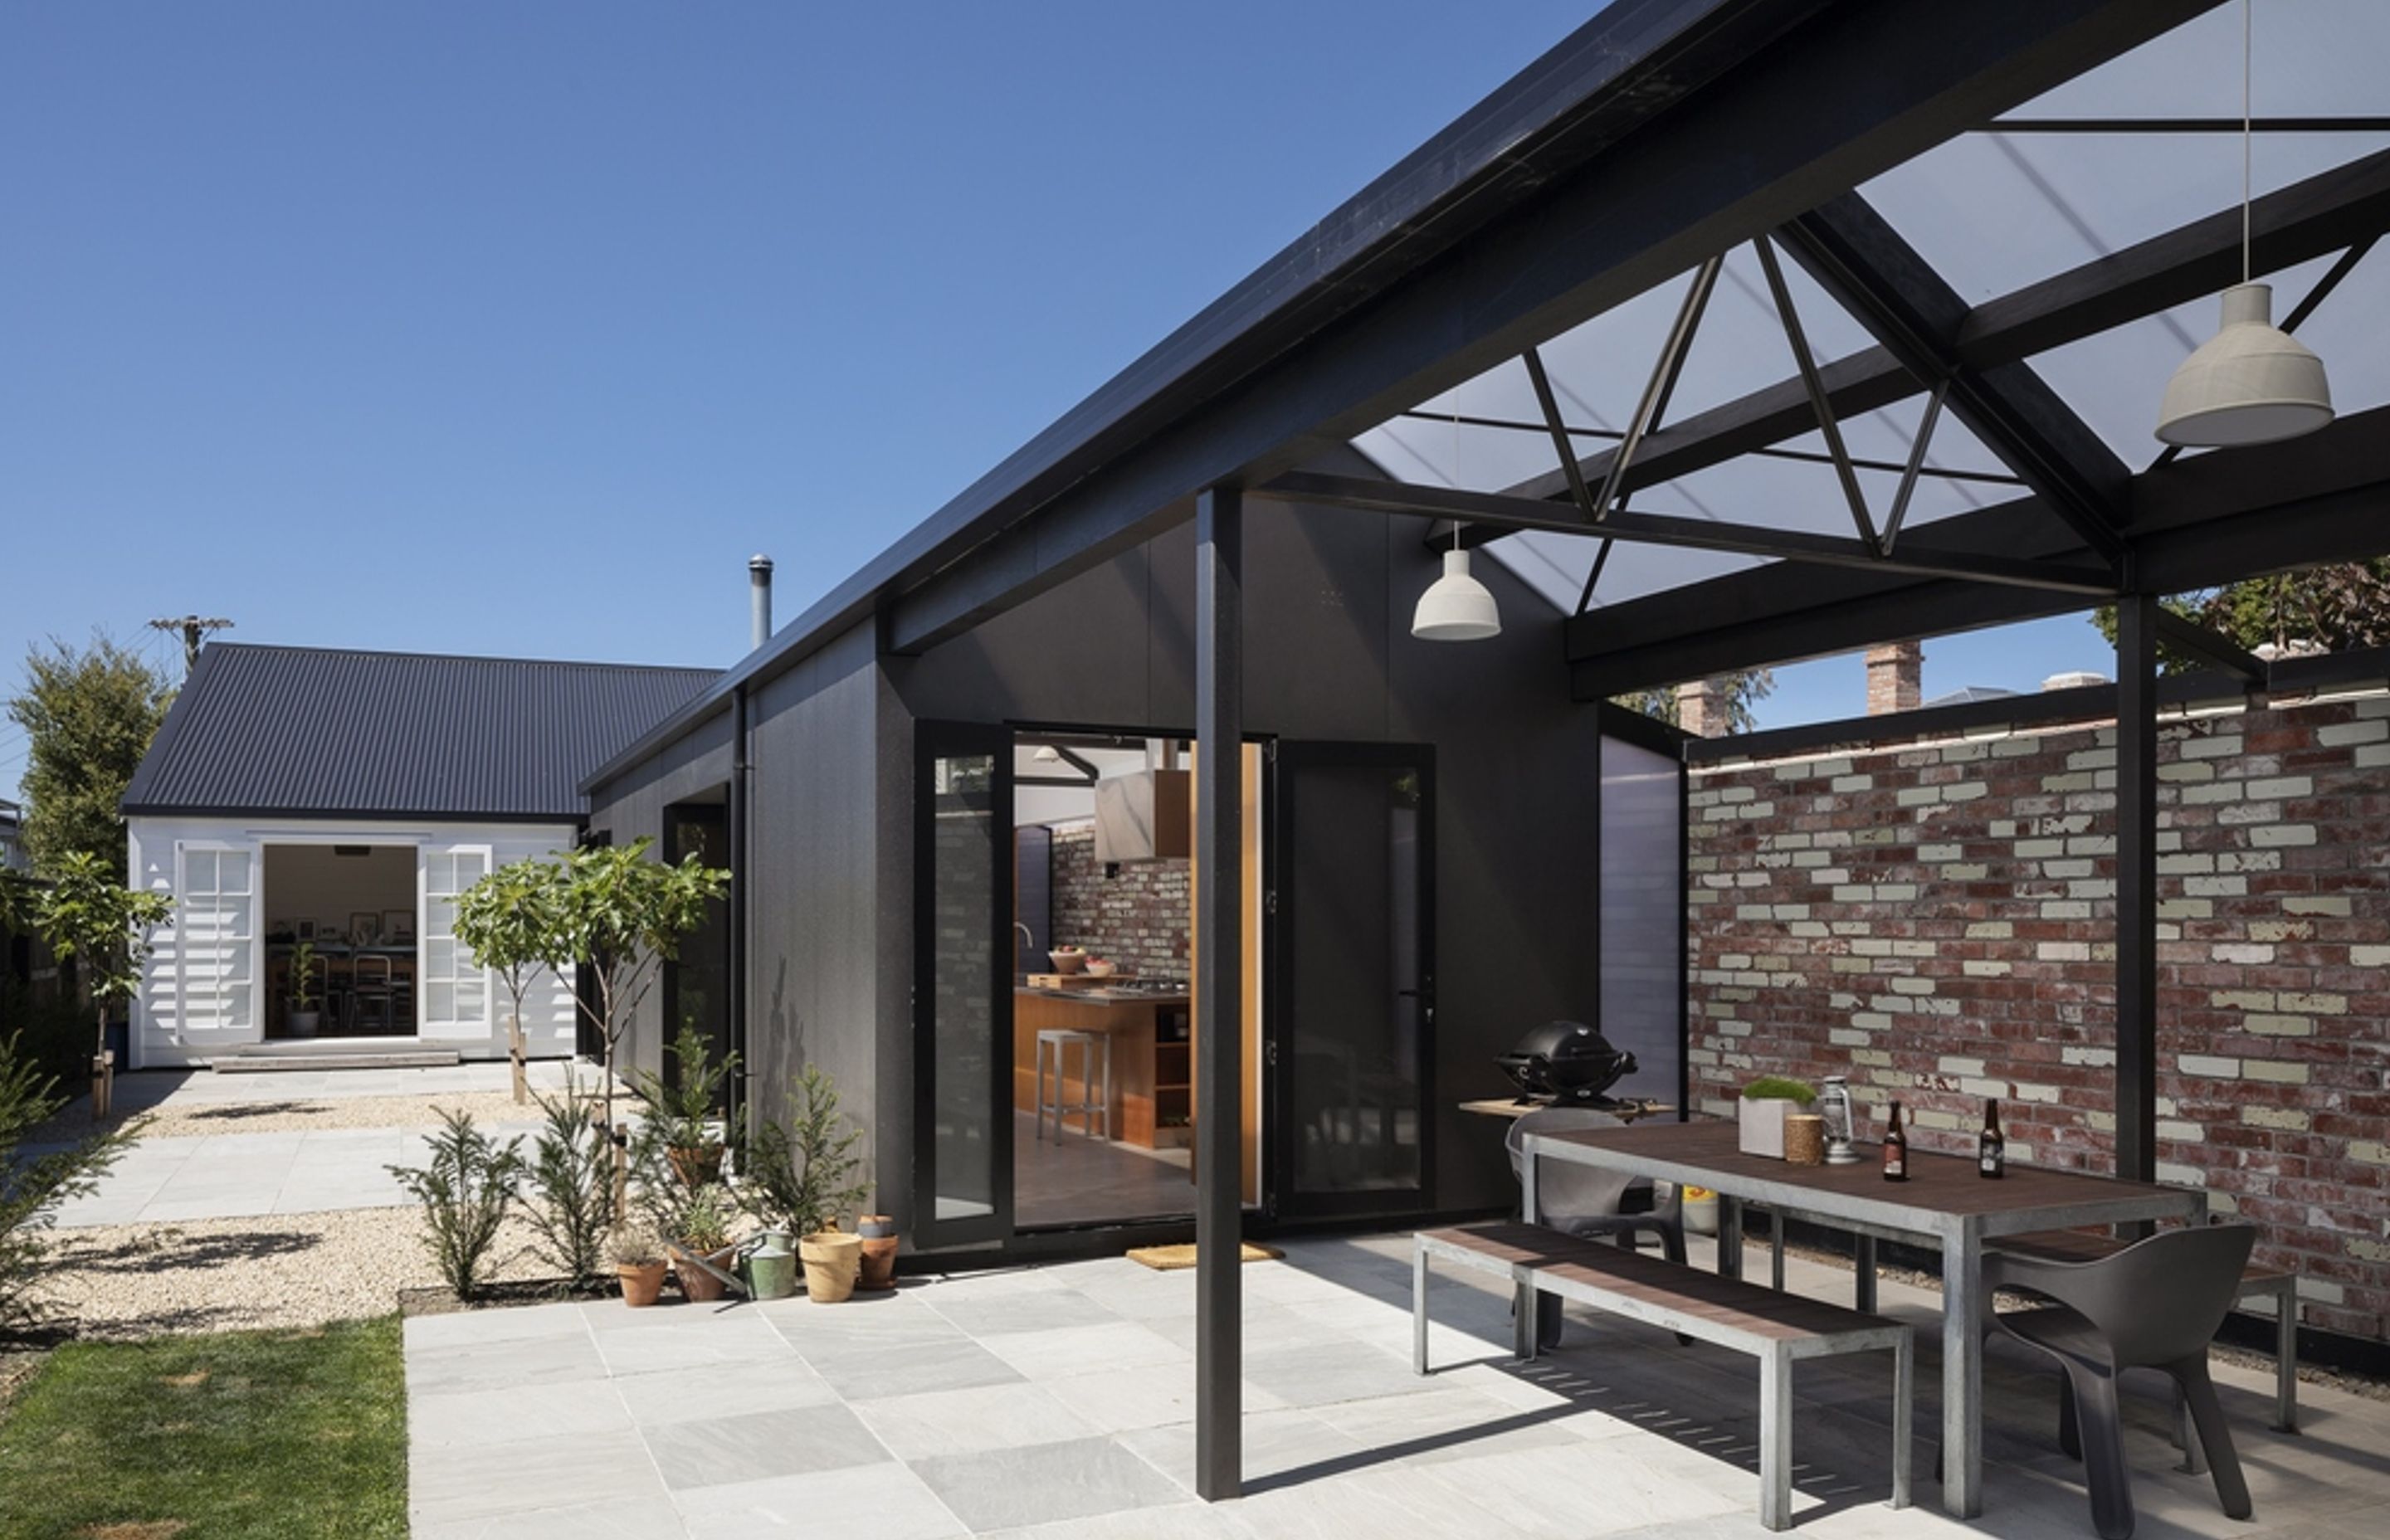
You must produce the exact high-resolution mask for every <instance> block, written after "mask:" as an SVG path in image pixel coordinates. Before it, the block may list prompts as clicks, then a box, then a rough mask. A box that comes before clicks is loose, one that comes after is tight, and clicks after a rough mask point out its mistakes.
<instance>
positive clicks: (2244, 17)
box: [2241, 0, 2256, 283]
mask: <svg viewBox="0 0 2390 1540" xmlns="http://www.w3.org/2000/svg"><path fill="white" fill-rule="evenodd" d="M2255 6H2256V0H2241V281H2242V283H2247V282H2248V281H2249V189H2250V180H2251V178H2250V174H2249V170H2250V165H2251V162H2252V160H2254V158H2255V139H2256V133H2255V121H2254V120H2253V119H2252V118H2251V117H2250V114H2249V54H2250V47H2251V43H2252V40H2253V37H2254V28H2253V26H2252V24H2251V22H2250V14H2251V12H2252V11H2254V10H2255Z"/></svg>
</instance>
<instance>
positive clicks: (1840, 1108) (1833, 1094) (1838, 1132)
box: [1818, 1075, 1859, 1166]
mask: <svg viewBox="0 0 2390 1540" xmlns="http://www.w3.org/2000/svg"><path fill="white" fill-rule="evenodd" d="M1818 1116H1819V1117H1822V1118H1824V1119H1825V1120H1826V1163H1827V1164H1828V1165H1830V1166H1848V1165H1857V1163H1858V1161H1859V1152H1858V1150H1857V1149H1855V1148H1853V1146H1852V1142H1851V1141H1852V1140H1853V1138H1854V1137H1856V1136H1857V1114H1856V1112H1855V1110H1854V1109H1853V1108H1852V1106H1851V1087H1850V1083H1849V1082H1848V1081H1847V1080H1845V1079H1844V1077H1843V1076H1841V1075H1828V1076H1827V1077H1826V1088H1825V1089H1824V1090H1823V1091H1821V1092H1819V1093H1818Z"/></svg>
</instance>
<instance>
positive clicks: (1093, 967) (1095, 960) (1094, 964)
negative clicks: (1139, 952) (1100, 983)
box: [1087, 957, 1120, 979]
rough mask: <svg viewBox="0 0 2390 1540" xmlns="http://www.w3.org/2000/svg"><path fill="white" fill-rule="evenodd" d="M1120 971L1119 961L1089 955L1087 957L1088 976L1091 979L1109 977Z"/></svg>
mask: <svg viewBox="0 0 2390 1540" xmlns="http://www.w3.org/2000/svg"><path fill="white" fill-rule="evenodd" d="M1119 971H1120V965H1119V964H1118V963H1109V962H1106V961H1104V959H1103V958H1101V957H1089V958H1088V959H1087V977H1088V978H1090V979H1109V978H1111V976H1112V975H1113V974H1115V973H1117V972H1119Z"/></svg>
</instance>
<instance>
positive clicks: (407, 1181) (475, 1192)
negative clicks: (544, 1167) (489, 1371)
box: [385, 1111, 522, 1300]
mask: <svg viewBox="0 0 2390 1540" xmlns="http://www.w3.org/2000/svg"><path fill="white" fill-rule="evenodd" d="M440 1121H441V1123H442V1124H443V1127H442V1128H441V1131H440V1132H439V1133H437V1134H434V1135H432V1136H431V1137H430V1145H431V1163H430V1165H429V1166H390V1167H386V1168H385V1169H387V1170H388V1171H389V1172H390V1174H392V1176H395V1177H397V1178H398V1183H399V1186H401V1187H405V1189H406V1190H407V1191H408V1193H410V1194H411V1195H413V1197H414V1199H415V1200H416V1201H417V1202H418V1203H420V1204H422V1205H423V1219H424V1235H423V1245H424V1249H425V1250H426V1251H430V1253H431V1261H432V1264H433V1265H434V1266H436V1267H437V1268H439V1270H440V1278H441V1281H442V1282H443V1283H445V1284H446V1285H447V1286H448V1288H449V1290H450V1291H451V1292H452V1293H454V1294H455V1295H456V1297H457V1298H458V1299H460V1300H470V1299H472V1298H474V1297H475V1296H476V1295H478V1294H480V1293H481V1291H482V1262H483V1260H484V1259H486V1258H487V1257H488V1256H489V1254H490V1248H491V1247H492V1246H495V1244H497V1239H498V1226H501V1225H503V1224H505V1223H506V1218H507V1209H508V1205H510V1204H511V1203H513V1201H514V1198H515V1187H516V1184H517V1183H519V1182H520V1180H521V1179H522V1136H520V1135H517V1136H514V1137H513V1138H511V1139H508V1141H507V1142H506V1143H505V1144H499V1143H498V1142H497V1141H496V1140H495V1139H493V1138H491V1137H490V1136H488V1135H487V1134H484V1133H482V1131H481V1130H480V1129H478V1128H476V1127H474V1126H473V1119H472V1116H471V1114H469V1113H466V1112H454V1111H443V1112H442V1113H441V1114H440Z"/></svg>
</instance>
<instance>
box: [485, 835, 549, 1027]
mask: <svg viewBox="0 0 2390 1540" xmlns="http://www.w3.org/2000/svg"><path fill="white" fill-rule="evenodd" d="M565 874H566V868H565V867H564V866H562V865H561V864H560V863H559V862H556V861H551V860H541V859H539V858H537V857H535V856H534V857H527V858H525V859H523V860H520V861H514V862H509V863H508V865H506V866H500V867H499V868H498V869H497V870H495V871H494V872H492V873H490V874H489V875H488V876H487V877H484V878H482V879H481V880H480V881H478V882H476V883H474V884H473V885H472V886H471V887H469V888H468V889H466V890H465V891H464V892H461V893H459V894H457V895H456V939H457V940H458V941H461V942H463V943H465V944H466V946H467V947H468V948H469V949H470V950H471V952H472V954H473V957H474V960H475V961H477V962H479V963H480V964H481V965H482V967H484V968H486V969H490V970H491V971H493V972H495V973H496V974H497V976H498V982H501V983H503V984H505V985H506V989H507V996H508V999H509V1000H510V1001H511V1002H512V1003H513V1007H514V1015H515V1020H517V1021H518V1022H520V1020H522V1008H523V996H524V995H526V994H528V993H530V990H531V985H532V981H533V979H534V978H536V977H537V976H538V975H539V974H540V973H541V972H542V971H543V970H546V969H556V970H559V971H561V970H562V969H565V968H566V967H568V966H570V964H571V963H572V957H571V956H569V955H568V953H567V951H566V950H565V947H566V940H565V937H564V935H563V933H562V926H561V923H560V920H559V911H560V909H561V905H562V894H563V886H564V879H565Z"/></svg>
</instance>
